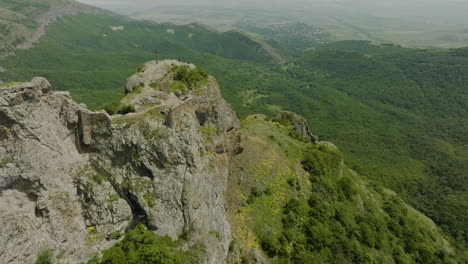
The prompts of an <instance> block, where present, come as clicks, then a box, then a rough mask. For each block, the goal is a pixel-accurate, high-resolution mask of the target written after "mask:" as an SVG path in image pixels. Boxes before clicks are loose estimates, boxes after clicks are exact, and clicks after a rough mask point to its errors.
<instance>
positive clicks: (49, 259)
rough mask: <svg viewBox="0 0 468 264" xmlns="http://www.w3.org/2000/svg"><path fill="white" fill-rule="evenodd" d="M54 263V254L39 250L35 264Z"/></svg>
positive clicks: (46, 250)
mask: <svg viewBox="0 0 468 264" xmlns="http://www.w3.org/2000/svg"><path fill="white" fill-rule="evenodd" d="M53 263H54V254H53V253H52V252H51V251H50V250H49V249H44V250H41V251H40V252H39V253H38V254H37V259H36V262H35V264H53Z"/></svg>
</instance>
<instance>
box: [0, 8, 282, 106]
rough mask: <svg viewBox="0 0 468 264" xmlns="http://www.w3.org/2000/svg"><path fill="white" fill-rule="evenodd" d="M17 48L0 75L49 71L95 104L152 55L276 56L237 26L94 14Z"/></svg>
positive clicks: (258, 59) (218, 59) (220, 63)
mask: <svg viewBox="0 0 468 264" xmlns="http://www.w3.org/2000/svg"><path fill="white" fill-rule="evenodd" d="M112 27H117V28H114V29H112ZM121 27H122V28H121ZM16 53H17V56H15V57H11V58H8V59H6V60H4V61H2V62H1V63H0V64H1V65H2V66H3V67H4V68H6V69H7V72H5V73H2V74H0V79H2V80H5V81H6V80H13V79H14V80H28V79H31V78H32V77H33V76H44V77H46V78H48V79H49V80H50V81H51V82H52V84H54V86H55V87H60V89H63V90H68V91H71V92H72V95H73V97H74V98H75V99H76V100H78V101H80V102H85V103H86V104H88V105H89V106H90V107H91V108H96V107H99V106H102V105H104V104H105V103H107V102H108V101H109V100H116V99H118V98H119V97H121V96H123V89H121V87H123V86H124V85H125V82H126V78H127V76H130V75H131V74H132V73H133V72H134V71H135V69H137V68H138V67H139V65H140V64H141V63H143V62H146V61H148V60H151V59H159V58H181V59H183V60H186V61H187V60H188V61H193V62H197V63H198V62H203V63H202V64H201V65H210V66H211V67H210V68H222V67H225V65H226V64H233V63H235V61H240V60H243V61H249V62H252V63H261V64H269V63H270V62H272V61H273V60H274V59H273V58H272V57H271V55H270V54H268V53H267V52H266V51H265V50H264V49H263V48H262V46H261V45H260V44H259V43H257V42H256V41H254V40H252V39H251V38H249V37H247V36H246V35H244V34H241V33H238V32H235V31H231V32H226V33H222V34H220V33H216V32H212V31H209V30H207V29H206V28H204V27H203V26H200V25H196V24H194V25H187V26H176V25H171V24H155V23H152V22H137V21H131V20H126V19H122V18H121V17H116V16H109V15H90V14H80V15H76V16H68V17H65V18H63V19H60V21H59V23H56V24H53V25H51V26H50V27H48V32H47V35H46V36H45V37H44V38H43V39H42V40H41V41H40V43H38V44H37V45H36V47H34V48H33V49H30V50H18V51H16ZM233 61H234V62H233Z"/></svg>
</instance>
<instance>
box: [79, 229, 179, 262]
mask: <svg viewBox="0 0 468 264" xmlns="http://www.w3.org/2000/svg"><path fill="white" fill-rule="evenodd" d="M168 241H171V240H170V238H166V239H165V238H159V237H157V236H156V235H155V234H154V233H153V232H151V231H149V230H147V229H146V228H145V227H144V226H143V225H141V224H139V225H137V227H136V228H135V229H133V230H131V231H129V232H128V233H127V234H126V236H125V238H124V239H123V240H122V241H120V242H118V243H117V244H116V245H115V246H113V247H112V248H109V249H107V250H104V251H103V252H102V259H101V261H100V262H99V263H101V264H127V263H134V264H182V263H184V262H183V257H182V256H183V254H179V253H177V252H175V251H174V250H173V248H172V247H171V242H168ZM172 243H174V242H172ZM89 263H91V262H88V264H89Z"/></svg>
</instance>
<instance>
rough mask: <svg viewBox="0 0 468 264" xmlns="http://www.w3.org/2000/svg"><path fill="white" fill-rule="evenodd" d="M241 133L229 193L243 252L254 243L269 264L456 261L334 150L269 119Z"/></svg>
mask: <svg viewBox="0 0 468 264" xmlns="http://www.w3.org/2000/svg"><path fill="white" fill-rule="evenodd" d="M243 129H244V131H245V132H247V142H246V149H245V151H244V153H242V154H241V155H240V157H239V158H238V159H237V160H235V164H234V170H233V171H232V175H233V179H231V182H230V190H229V194H228V200H229V201H230V203H229V206H230V208H229V211H230V215H231V220H232V221H233V223H234V234H235V237H236V239H237V242H238V244H240V245H241V247H246V248H249V247H252V246H253V247H255V246H256V245H257V246H258V247H260V248H261V249H262V250H263V251H264V252H265V254H266V255H267V256H268V257H269V258H270V260H271V261H272V263H366V264H367V263H456V262H454V261H456V256H455V255H454V253H453V249H452V248H450V246H448V242H447V241H446V240H445V238H444V236H443V235H442V234H441V232H440V231H439V230H438V229H437V228H436V227H435V226H434V225H433V224H431V223H430V221H429V220H428V219H426V218H425V216H423V215H421V214H419V213H417V212H416V211H415V210H414V209H412V208H411V207H409V206H408V205H406V204H405V203H404V202H403V201H402V200H401V199H400V198H399V197H398V196H397V195H396V194H394V193H392V192H391V191H389V190H386V189H383V188H382V187H380V186H379V185H378V184H368V183H366V182H365V181H363V180H362V179H361V178H360V177H359V176H358V175H357V174H356V173H354V172H353V171H351V170H349V169H348V168H347V167H346V166H345V165H343V163H342V160H343V157H342V155H341V153H340V152H339V151H338V150H337V149H335V148H334V147H332V146H330V145H328V144H323V143H319V144H313V143H302V142H300V141H297V140H294V139H293V138H291V137H290V136H289V135H288V130H287V129H286V128H285V127H284V126H282V125H280V124H278V123H273V122H271V121H261V120H254V119H248V120H246V121H244V122H243ZM271 136H273V137H274V138H275V143H274V144H271ZM258 149H262V150H263V151H262V153H263V155H262V156H258V155H256V154H255V153H258V152H257V151H258ZM237 166H239V167H237ZM282 179H283V180H282ZM298 185H299V186H300V190H298V189H297V186H298ZM249 186H252V187H249ZM249 188H250V190H249ZM262 189H265V190H268V192H271V193H272V195H271V196H268V195H265V194H264V192H263V191H261V190H262ZM248 193H250V194H249V195H248V198H247V199H246V198H245V197H246V196H247V195H246V194H248ZM245 199H246V204H243V205H242V201H243V200H245ZM244 258H246V259H247V260H248V259H249V256H248V255H245V256H244Z"/></svg>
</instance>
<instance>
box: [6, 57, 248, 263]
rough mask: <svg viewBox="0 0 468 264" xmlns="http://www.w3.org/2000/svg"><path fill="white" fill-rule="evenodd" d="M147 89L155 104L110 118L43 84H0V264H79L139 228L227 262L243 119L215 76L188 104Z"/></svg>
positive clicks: (207, 259)
mask: <svg viewBox="0 0 468 264" xmlns="http://www.w3.org/2000/svg"><path fill="white" fill-rule="evenodd" d="M172 62H173V61H172ZM168 65H171V61H169V62H164V63H155V62H152V63H148V64H147V65H146V70H148V71H150V72H153V73H154V72H162V73H164V71H168V70H169V69H170V67H168ZM138 74H141V72H140V73H138ZM163 75H165V74H163ZM161 77H162V76H160V75H153V78H154V81H156V80H158V79H159V78H161ZM145 78H151V74H148V76H147V77H145ZM130 81H131V79H130V80H129V82H130ZM148 81H153V80H149V79H148ZM146 88H149V87H146ZM153 91H154V94H153V95H154V97H152V98H153V99H154V100H157V101H158V102H160V103H159V104H152V105H151V106H150V107H148V106H144V104H139V103H137V104H136V105H135V106H136V108H137V111H136V112H134V113H130V114H127V115H123V116H122V115H116V116H109V115H108V114H107V113H105V112H97V113H96V112H92V111H89V110H88V109H86V108H85V107H84V106H81V105H78V104H77V103H75V102H74V101H73V100H72V99H71V98H70V96H69V94H68V93H64V92H53V91H52V90H51V88H50V84H49V83H48V82H47V81H46V80H45V79H42V78H35V79H33V81H32V82H30V83H23V84H3V86H0V263H31V262H33V261H34V259H35V258H36V256H37V253H38V252H39V251H40V250H42V249H44V248H48V249H50V250H52V251H53V252H54V253H55V255H56V256H59V260H58V261H59V262H60V263H81V262H83V261H87V260H88V259H90V258H91V257H93V256H95V255H96V254H99V253H98V252H99V251H100V250H102V249H105V248H108V247H110V246H111V245H112V244H114V243H115V242H116V240H113V239H112V238H113V237H115V236H114V235H115V234H118V233H120V234H123V233H124V232H125V231H126V230H128V229H129V228H132V227H133V226H135V225H136V224H138V223H143V224H145V225H146V226H147V227H148V228H150V229H151V230H154V231H155V232H156V234H158V235H168V236H170V237H171V238H173V239H177V238H178V237H179V236H180V235H181V234H182V233H187V232H188V239H187V241H186V242H185V244H184V245H183V247H182V250H187V249H189V248H190V247H192V246H197V245H202V246H203V247H204V248H205V250H204V252H205V254H204V256H203V259H202V262H203V263H225V262H226V256H227V253H228V247H229V243H230V241H231V239H232V238H231V230H230V226H229V223H228V221H227V216H226V212H225V203H224V194H225V191H226V185H227V178H228V166H229V159H230V157H231V156H232V155H235V154H236V153H239V152H241V151H242V145H241V135H240V132H239V121H238V119H237V117H236V116H235V114H234V112H233V110H232V109H231V107H230V106H229V105H228V104H227V103H226V102H225V101H224V100H223V99H222V98H221V96H220V92H219V89H218V86H217V84H216V82H215V80H214V79H213V78H212V77H210V78H209V79H208V81H207V82H206V83H205V84H203V86H202V87H200V89H198V90H197V92H196V93H194V92H193V93H188V94H187V98H185V100H182V99H179V98H178V97H177V96H176V95H175V94H174V93H173V92H170V91H164V86H158V89H154V90H153ZM146 95H147V94H146V93H144V92H143V93H139V94H136V95H133V96H132V98H130V99H131V100H135V101H134V102H142V100H144V98H143V97H144V96H146ZM153 99H151V100H153ZM124 100H128V98H127V99H124ZM168 100H169V102H168ZM131 102H133V101H126V102H125V103H126V104H128V103H131Z"/></svg>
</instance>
